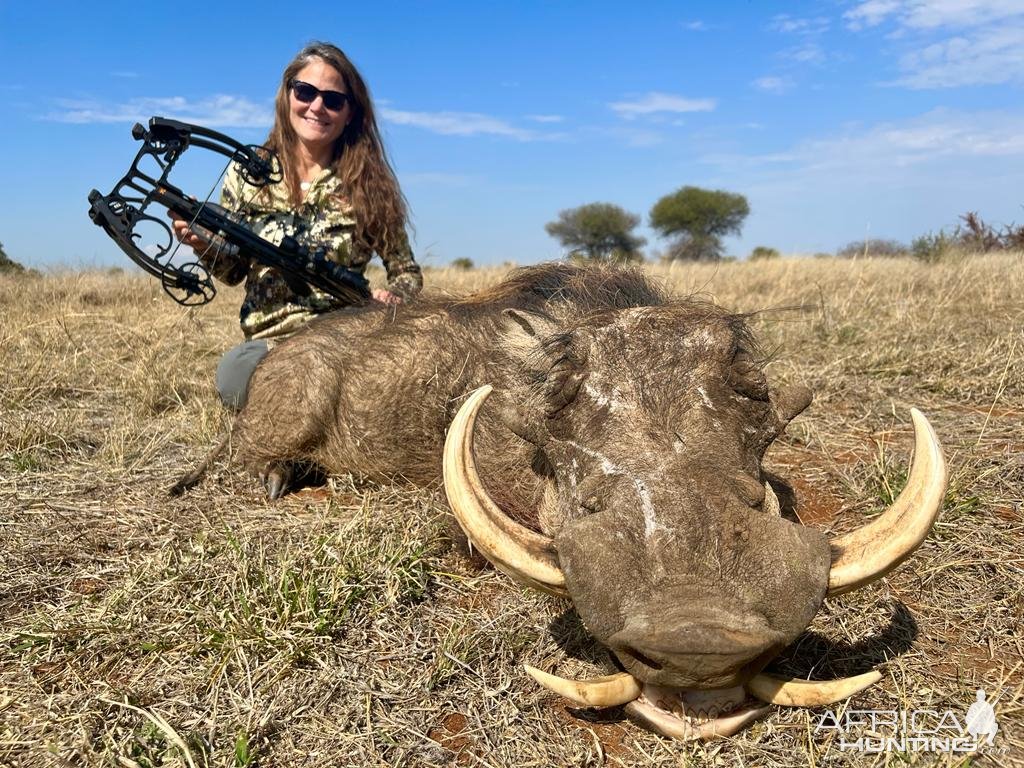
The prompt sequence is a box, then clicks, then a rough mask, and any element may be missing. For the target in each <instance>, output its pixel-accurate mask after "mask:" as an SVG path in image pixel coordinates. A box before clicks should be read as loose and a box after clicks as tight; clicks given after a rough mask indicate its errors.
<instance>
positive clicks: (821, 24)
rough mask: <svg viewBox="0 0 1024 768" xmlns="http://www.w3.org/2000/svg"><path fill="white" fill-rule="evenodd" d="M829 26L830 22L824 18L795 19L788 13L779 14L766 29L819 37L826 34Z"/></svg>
mask: <svg viewBox="0 0 1024 768" xmlns="http://www.w3.org/2000/svg"><path fill="white" fill-rule="evenodd" d="M829 26H830V22H829V20H828V19H827V18H825V17H824V16H815V17H812V18H797V17H794V16H790V15H789V14H788V13H780V14H778V15H777V16H774V17H773V18H772V20H771V22H769V24H768V29H770V30H772V31H773V32H783V33H785V34H797V35H820V34H822V33H824V32H827V31H828V28H829Z"/></svg>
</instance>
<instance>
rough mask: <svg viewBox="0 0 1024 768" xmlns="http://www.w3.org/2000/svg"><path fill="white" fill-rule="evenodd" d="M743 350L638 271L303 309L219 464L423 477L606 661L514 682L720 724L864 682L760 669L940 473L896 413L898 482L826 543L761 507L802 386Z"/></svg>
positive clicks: (504, 566)
mask: <svg viewBox="0 0 1024 768" xmlns="http://www.w3.org/2000/svg"><path fill="white" fill-rule="evenodd" d="M759 359H760V358H759V353H758V350H757V347H756V345H755V342H754V339H753V337H752V335H751V333H750V331H749V330H748V328H747V326H746V324H745V322H744V318H743V317H742V316H739V315H735V314H730V313H729V312H726V311H724V310H723V309H721V308H719V307H716V306H713V305H711V304H709V303H705V302H700V301H695V300H691V299H674V298H669V297H667V296H665V295H664V294H663V293H662V292H661V291H660V290H658V289H657V288H655V287H654V286H652V285H651V284H650V283H649V282H648V281H647V280H646V279H645V278H643V277H642V276H641V275H640V274H639V273H636V272H631V271H622V270H616V269H610V268H580V267H573V266H569V265H565V264H556V265H545V266H540V267H535V268H527V269H522V270H519V271H517V272H515V273H513V274H512V276H511V277H509V278H508V279H507V280H506V281H505V282H503V283H502V284H500V285H498V286H497V287H496V288H493V289H491V290H488V291H485V292H483V293H481V294H478V295H475V296H471V297H469V298H466V299H461V300H445V301H433V302H427V301H424V302H422V303H420V304H415V305H409V306H405V307H400V308H398V309H397V310H394V309H391V308H388V309H383V308H377V309H356V310H350V311H341V312H337V313H334V314H331V315H328V316H325V317H323V318H321V319H318V320H316V321H314V322H312V323H310V325H309V327H308V328H307V329H305V330H303V331H302V332H301V333H299V334H297V335H295V336H294V337H292V338H291V339H289V340H287V341H285V342H283V343H282V344H281V345H280V346H278V347H277V348H275V349H274V350H273V351H272V352H271V353H270V354H269V355H268V356H267V357H266V358H265V359H264V360H263V362H262V363H261V364H260V365H259V367H258V368H257V369H256V372H255V374H254V376H253V379H252V382H251V387H250V393H249V399H248V402H247V403H246V405H245V407H244V409H243V410H242V412H241V413H240V415H239V419H238V421H237V423H236V434H237V436H238V445H239V456H240V458H241V459H242V461H243V462H244V463H245V464H246V465H247V466H249V467H250V468H251V469H252V470H254V471H255V472H260V473H262V475H263V477H264V478H265V482H266V485H267V488H268V491H269V492H270V495H271V496H278V495H280V494H281V493H282V492H283V491H284V489H285V488H286V487H287V483H288V480H289V477H290V472H291V468H292V467H293V466H295V465H298V464H309V463H312V464H315V465H317V466H319V467H321V468H323V469H324V470H326V471H328V472H332V473H348V472H351V473H357V474H360V475H363V476H367V477H370V478H395V477H399V478H405V479H407V480H409V481H411V482H413V483H421V484H429V483H433V482H435V481H436V480H438V478H440V477H441V476H442V474H443V477H444V483H445V490H446V492H447V495H448V500H449V503H450V505H451V507H452V509H453V511H454V513H455V515H456V517H457V519H458V521H459V523H460V525H461V526H462V528H463V530H464V531H465V533H466V534H467V537H468V538H469V540H470V542H471V543H472V544H473V545H474V546H475V547H476V548H477V549H478V550H479V551H480V552H482V553H483V554H484V555H485V556H486V557H487V558H488V559H489V560H490V561H491V562H492V563H494V565H495V566H496V567H498V568H499V569H501V570H502V571H504V572H506V573H507V574H509V575H510V576H512V577H513V578H515V579H517V580H518V581H520V582H522V583H525V584H528V585H531V586H533V587H537V588H539V589H543V590H546V591H548V592H551V593H554V594H558V595H564V596H566V597H568V598H570V599H571V600H572V601H573V603H574V605H575V609H576V611H577V612H578V615H579V617H580V618H581V619H582V621H583V623H584V624H585V626H586V627H587V628H588V630H589V631H590V632H591V633H592V634H593V635H594V637H595V638H597V639H598V640H599V641H600V642H601V643H603V644H604V645H605V646H607V647H608V648H609V649H610V650H611V651H612V652H613V653H614V655H615V657H616V658H617V659H618V662H619V663H620V665H621V668H622V671H620V672H618V673H617V674H613V675H610V676H608V677H605V678H600V679H597V680H584V681H577V680H565V679H562V678H557V677H554V676H553V675H550V674H547V673H545V672H542V671H540V670H537V669H533V668H530V667H528V668H527V669H528V671H529V672H530V674H532V675H533V676H534V677H535V678H536V679H537V680H538V681H539V682H540V683H541V684H543V685H545V686H547V687H549V688H551V689H552V690H554V691H557V692H558V693H560V694H562V695H564V696H567V697H568V698H570V699H572V700H574V701H576V702H578V703H580V704H583V705H585V706H594V707H605V706H612V705H619V704H627V712H629V713H630V714H631V715H632V716H633V717H634V718H635V719H637V720H639V721H641V722H642V723H643V724H645V725H646V726H648V727H650V728H652V729H654V730H656V731H658V732H660V733H663V734H666V735H669V736H674V737H677V738H707V737H710V736H714V735H728V734H732V733H735V732H736V731H738V730H739V729H741V728H742V727H744V726H745V725H746V724H747V723H749V722H751V721H752V720H753V719H755V718H757V717H759V716H761V715H762V714H763V713H764V712H765V711H766V709H767V707H766V705H765V703H766V702H773V703H777V704H783V705H789V706H808V705H818V704H823V703H826V702H829V703H830V702H833V701H837V700H839V699H842V698H845V697H847V696H850V695H852V694H853V693H855V692H857V691H859V690H861V689H863V688H864V687H866V686H867V685H870V684H871V683H872V682H874V681H876V680H877V679H878V678H879V674H878V673H877V672H868V673H866V674H864V675H860V676H858V677H854V678H849V679H844V680H836V681H830V682H822V683H811V682H805V681H792V680H788V681H787V680H782V679H779V678H775V677H771V676H768V675H766V674H764V673H763V672H762V669H763V668H764V667H765V665H766V664H768V662H769V661H770V660H771V659H772V658H773V657H775V656H776V655H778V654H779V652H780V651H781V650H782V649H783V648H784V647H785V646H787V645H788V644H789V643H791V642H792V641H793V640H794V639H795V638H796V637H797V636H798V635H799V634H800V633H801V632H803V631H804V630H805V629H806V627H807V625H808V624H809V622H810V621H811V619H812V617H813V616H814V615H815V612H816V611H817V610H818V608H819V606H820V605H821V603H822V601H823V600H824V599H825V597H826V596H830V595H834V594H837V593H841V592H844V591H847V590H850V589H855V588H857V587H859V586H862V585H864V584H866V583H868V582H870V581H872V580H874V579H877V578H879V577H880V576H882V575H883V574H884V573H886V572H887V571H889V570H890V569H892V568H894V567H895V566H896V565H897V564H898V563H900V562H901V561H902V560H903V559H905V558H906V557H907V556H908V555H909V554H910V553H911V552H912V551H913V550H914V549H915V548H916V547H917V546H918V545H919V544H920V543H921V541H922V540H923V539H924V537H925V536H926V534H927V532H928V531H929V529H930V528H931V526H932V524H933V522H934V520H935V517H936V516H937V514H938V510H939V507H940V504H941V500H942V497H943V493H944V488H945V482H946V480H945V463H944V460H943V456H942V451H941V449H940V447H939V444H938V442H937V440H936V438H935V435H934V433H933V432H932V430H931V427H930V426H929V425H928V422H927V421H926V420H925V418H924V417H923V416H922V415H921V414H920V413H918V412H917V411H913V412H912V413H913V420H914V426H915V433H916V447H915V457H914V461H913V466H912V469H911V472H910V478H909V481H908V485H907V487H906V489H905V490H904V491H903V493H902V494H901V495H900V496H899V498H898V499H897V501H896V502H895V503H894V505H893V506H892V507H891V508H890V509H889V510H887V511H886V512H885V513H884V514H883V515H882V516H881V517H879V518H877V519H876V520H875V521H874V522H872V523H870V524H868V525H867V526H866V527H864V528H862V529H860V530H858V531H855V532H853V533H851V534H848V535H846V536H843V537H841V538H839V539H836V540H833V541H831V542H829V541H828V540H827V539H826V537H825V536H824V535H823V534H822V533H821V532H819V531H817V530H815V529H813V528H808V527H804V526H802V525H800V524H798V523H796V522H793V521H791V520H789V519H786V518H785V517H783V516H781V515H780V512H779V503H778V500H777V498H776V495H775V493H774V492H773V491H772V488H771V485H770V484H767V483H766V477H765V474H764V472H763V470H762V466H761V463H762V458H763V456H764V453H765V450H766V449H767V448H768V446H769V445H770V444H771V443H772V441H773V440H775V438H776V437H778V436H779V434H780V433H781V432H782V431H783V429H785V427H786V425H787V424H788V422H789V421H790V420H791V419H792V418H793V417H794V416H796V415H797V414H798V413H799V412H800V411H802V410H803V409H804V408H805V407H806V406H807V405H808V404H809V402H810V400H811V393H810V392H809V391H808V390H807V389H806V388H802V387H789V388H781V389H776V388H773V387H772V386H771V385H770V384H769V382H768V380H767V379H766V377H765V374H764V371H763V370H762V366H761V365H759V362H758V361H759ZM489 396H490V400H488V397H489ZM485 401H486V404H485ZM446 433H447V440H446ZM751 697H752V698H751ZM754 700H756V703H752V702H753V701H754Z"/></svg>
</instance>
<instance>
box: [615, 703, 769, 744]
mask: <svg viewBox="0 0 1024 768" xmlns="http://www.w3.org/2000/svg"><path fill="white" fill-rule="evenodd" d="M770 709H771V707H755V708H754V709H747V710H743V711H741V712H737V713H736V714H734V715H726V716H725V717H718V718H715V719H714V720H710V721H708V722H706V723H700V722H690V721H687V720H683V719H681V718H678V717H675V716H673V715H671V714H669V713H668V712H663V711H661V710H660V709H658V708H657V707H655V706H653V705H651V704H648V703H646V702H644V701H632V702H630V703H629V704H627V705H626V714H628V715H629V716H630V717H632V718H635V719H637V720H640V721H641V723H642V724H643V725H645V726H646V727H647V728H649V729H651V730H652V731H654V732H655V733H660V734H661V735H662V736H668V737H669V738H672V739H679V740H680V741H697V740H701V741H706V740H709V739H716V738H723V737H727V736H735V735H736V734H737V733H739V732H740V731H742V730H743V729H744V728H746V727H747V726H748V725H750V724H751V723H752V722H754V721H755V720H757V719H759V718H762V717H764V716H765V715H767V714H768V712H769V710H770Z"/></svg>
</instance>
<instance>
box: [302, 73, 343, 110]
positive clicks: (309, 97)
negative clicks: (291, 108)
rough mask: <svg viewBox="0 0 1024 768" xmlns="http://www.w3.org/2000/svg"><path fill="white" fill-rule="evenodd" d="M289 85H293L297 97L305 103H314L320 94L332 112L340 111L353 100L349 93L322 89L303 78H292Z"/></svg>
mask: <svg viewBox="0 0 1024 768" xmlns="http://www.w3.org/2000/svg"><path fill="white" fill-rule="evenodd" d="M288 85H289V86H290V87H291V89H292V93H294V94H295V98H296V99H298V100H299V101H301V102H302V103H303V104H312V103H313V102H314V101H316V97H317V96H319V97H320V98H321V99H323V102H324V107H325V108H326V109H329V110H331V112H340V111H341V110H343V109H344V108H345V103H346V102H348V103H351V102H352V97H351V96H349V95H348V94H347V93H341V92H340V91H321V90H320V89H319V88H317V87H316V86H315V85H310V84H309V83H304V82H302V81H301V80H292V81H291V82H290V83H289V84H288Z"/></svg>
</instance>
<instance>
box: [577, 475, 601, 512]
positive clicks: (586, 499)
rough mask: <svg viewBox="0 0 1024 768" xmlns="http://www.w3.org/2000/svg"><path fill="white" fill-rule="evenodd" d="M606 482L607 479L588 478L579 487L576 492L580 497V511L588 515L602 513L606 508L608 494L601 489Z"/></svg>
mask: <svg viewBox="0 0 1024 768" xmlns="http://www.w3.org/2000/svg"><path fill="white" fill-rule="evenodd" d="M605 482H606V478H605V477H603V476H602V477H588V478H586V479H584V480H583V482H581V483H580V484H579V486H578V487H577V489H576V491H577V493H578V494H579V497H580V509H581V510H583V512H585V513H586V514H588V515H592V514H594V513H595V512H600V511H602V510H603V509H604V507H605V501H604V500H605V496H606V493H605V492H602V490H601V487H602V486H603V485H604V483H605Z"/></svg>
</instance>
